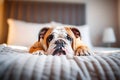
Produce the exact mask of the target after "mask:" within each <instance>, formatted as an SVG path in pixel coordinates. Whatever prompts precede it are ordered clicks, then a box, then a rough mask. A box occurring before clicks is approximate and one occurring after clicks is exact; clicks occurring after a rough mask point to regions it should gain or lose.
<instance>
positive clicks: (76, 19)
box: [7, 1, 85, 25]
mask: <svg viewBox="0 0 120 80" xmlns="http://www.w3.org/2000/svg"><path fill="white" fill-rule="evenodd" d="M7 17H8V18H14V19H20V20H25V21H30V22H37V23H44V22H50V21H57V22H61V23H66V24H74V25H83V24H85V4H75V3H55V2H36V1H35V2H26V1H7Z"/></svg>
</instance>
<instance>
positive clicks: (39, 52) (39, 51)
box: [32, 50, 44, 55]
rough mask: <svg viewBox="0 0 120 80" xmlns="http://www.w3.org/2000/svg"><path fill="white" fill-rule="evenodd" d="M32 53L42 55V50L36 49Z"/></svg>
mask: <svg viewBox="0 0 120 80" xmlns="http://www.w3.org/2000/svg"><path fill="white" fill-rule="evenodd" d="M32 54H33V55H44V51H42V50H38V51H35V52H33V53H32Z"/></svg>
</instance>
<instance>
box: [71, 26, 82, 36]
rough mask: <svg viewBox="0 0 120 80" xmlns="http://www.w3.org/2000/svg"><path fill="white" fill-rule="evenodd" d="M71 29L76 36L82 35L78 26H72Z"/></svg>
mask: <svg viewBox="0 0 120 80" xmlns="http://www.w3.org/2000/svg"><path fill="white" fill-rule="evenodd" d="M70 29H71V31H72V32H73V33H74V35H75V37H76V38H78V37H81V34H80V31H79V30H78V29H77V28H70Z"/></svg>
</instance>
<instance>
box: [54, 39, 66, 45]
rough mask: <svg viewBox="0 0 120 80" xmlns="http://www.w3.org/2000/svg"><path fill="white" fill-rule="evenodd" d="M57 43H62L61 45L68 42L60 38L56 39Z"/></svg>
mask: <svg viewBox="0 0 120 80" xmlns="http://www.w3.org/2000/svg"><path fill="white" fill-rule="evenodd" d="M55 44H61V45H64V44H66V43H65V41H64V40H62V39H59V40H57V41H55Z"/></svg>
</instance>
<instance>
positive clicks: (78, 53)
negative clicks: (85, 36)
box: [75, 46, 93, 56]
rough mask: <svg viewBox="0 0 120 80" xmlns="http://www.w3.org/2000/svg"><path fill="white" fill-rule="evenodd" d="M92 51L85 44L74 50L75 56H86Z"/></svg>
mask: <svg viewBox="0 0 120 80" xmlns="http://www.w3.org/2000/svg"><path fill="white" fill-rule="evenodd" d="M92 54H93V53H92V52H90V50H89V49H88V47H87V46H80V47H78V48H77V49H76V51H75V56H88V55H92Z"/></svg>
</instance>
